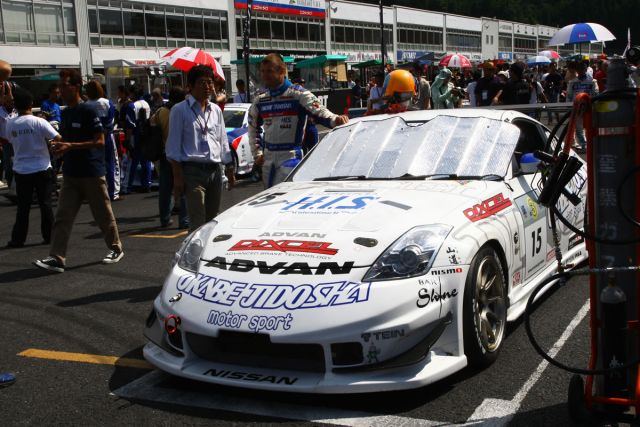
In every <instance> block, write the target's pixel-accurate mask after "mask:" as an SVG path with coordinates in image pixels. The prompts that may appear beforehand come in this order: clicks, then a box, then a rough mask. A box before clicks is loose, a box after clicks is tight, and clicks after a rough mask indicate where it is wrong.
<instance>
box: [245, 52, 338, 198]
mask: <svg viewBox="0 0 640 427" xmlns="http://www.w3.org/2000/svg"><path fill="white" fill-rule="evenodd" d="M286 70H287V69H286V66H285V64H284V62H283V61H282V58H281V57H280V55H278V54H275V53H271V54H269V55H267V56H266V57H265V58H264V59H263V60H262V62H261V63H260V76H261V79H262V82H263V84H264V85H265V87H266V88H267V89H266V90H265V91H264V92H262V93H260V94H258V95H257V96H256V98H255V99H254V100H253V104H252V105H251V108H250V109H249V141H251V144H250V145H251V150H252V154H253V158H254V159H255V163H256V166H258V167H260V166H262V182H263V184H264V187H265V188H269V187H272V186H274V185H276V184H279V183H280V182H282V181H284V179H285V178H286V177H287V175H288V174H289V172H291V170H292V169H293V168H294V167H295V166H296V165H297V164H298V163H299V162H300V159H301V158H302V141H303V139H304V133H305V127H306V124H307V118H308V117H309V116H311V117H313V118H314V120H315V122H316V123H319V124H321V125H323V126H326V127H329V128H332V127H334V126H338V125H342V124H345V123H347V122H348V121H349V118H348V117H347V116H339V115H336V114H333V113H332V112H331V111H329V110H327V109H326V108H325V107H324V106H322V104H320V101H319V100H318V98H317V97H316V96H315V95H314V94H312V93H311V92H309V91H308V90H307V89H305V88H303V87H302V86H299V85H294V84H293V83H291V82H290V81H289V80H288V79H287V78H286ZM259 129H262V131H263V134H262V138H261V144H260V145H261V150H260V149H257V148H256V146H255V143H254V142H256V141H258V135H259Z"/></svg>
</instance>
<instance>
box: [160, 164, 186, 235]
mask: <svg viewBox="0 0 640 427" xmlns="http://www.w3.org/2000/svg"><path fill="white" fill-rule="evenodd" d="M158 166H159V168H158V169H159V170H158V184H159V187H158V210H159V213H160V224H162V225H166V224H169V221H171V210H172V209H173V169H172V168H171V163H169V161H168V160H167V159H166V158H165V157H164V156H163V157H162V158H161V159H160V160H159V161H158ZM178 223H179V225H180V227H184V226H188V225H189V216H188V215H187V201H186V198H185V196H184V194H183V195H182V196H181V197H180V213H179V214H178Z"/></svg>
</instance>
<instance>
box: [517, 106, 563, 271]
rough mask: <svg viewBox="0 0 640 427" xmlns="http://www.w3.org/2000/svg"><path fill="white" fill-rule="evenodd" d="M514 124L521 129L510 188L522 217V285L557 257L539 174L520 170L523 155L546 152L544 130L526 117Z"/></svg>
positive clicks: (520, 233)
mask: <svg viewBox="0 0 640 427" xmlns="http://www.w3.org/2000/svg"><path fill="white" fill-rule="evenodd" d="M513 124H515V125H516V126H518V128H519V129H520V132H521V134H520V139H519V141H518V145H517V146H516V155H515V156H514V162H515V164H514V171H513V172H514V176H513V178H512V180H511V186H512V188H513V190H514V205H515V206H516V208H517V210H518V215H519V230H518V241H519V244H520V250H519V253H520V260H521V263H522V269H521V271H520V276H519V277H518V279H519V281H520V283H524V282H526V281H528V280H530V279H531V278H532V277H534V276H536V275H537V274H538V273H540V272H541V271H542V270H543V269H544V267H545V266H546V265H547V264H548V262H550V261H552V260H553V259H554V258H555V252H554V250H553V236H552V234H551V232H550V231H549V222H548V221H549V215H548V211H547V209H546V208H545V207H544V206H542V205H540V204H539V203H538V202H537V200H538V195H539V192H540V190H539V185H540V174H539V173H535V169H534V171H527V170H526V169H523V168H521V167H520V160H521V158H522V156H523V155H525V154H527V153H533V152H535V151H536V150H540V149H544V146H545V142H546V140H545V137H544V133H543V129H542V128H540V127H539V126H538V124H537V123H535V122H533V121H530V120H526V119H524V118H518V119H516V120H514V121H513ZM514 274H515V273H514ZM513 282H514V283H515V282H516V280H515V279H514V280H513Z"/></svg>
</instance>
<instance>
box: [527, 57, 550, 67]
mask: <svg viewBox="0 0 640 427" xmlns="http://www.w3.org/2000/svg"><path fill="white" fill-rule="evenodd" d="M545 64H551V60H550V59H549V58H547V57H546V56H542V55H538V56H532V57H531V58H529V59H527V65H545Z"/></svg>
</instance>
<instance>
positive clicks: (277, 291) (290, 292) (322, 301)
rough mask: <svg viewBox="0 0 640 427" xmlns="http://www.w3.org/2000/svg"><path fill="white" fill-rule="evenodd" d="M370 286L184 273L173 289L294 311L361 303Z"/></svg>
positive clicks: (199, 296) (229, 302)
mask: <svg viewBox="0 0 640 427" xmlns="http://www.w3.org/2000/svg"><path fill="white" fill-rule="evenodd" d="M370 285H371V284H370V283H356V282H346V281H342V282H331V283H318V284H316V285H310V284H301V285H296V286H293V285H269V284H257V283H255V284H249V283H241V282H232V281H229V280H224V279H218V278H215V277H211V276H206V275H204V274H198V275H197V276H194V275H192V274H187V275H184V276H181V277H180V278H179V279H178V281H177V283H176V288H177V289H178V291H180V292H183V293H184V294H188V295H190V296H192V297H194V298H197V299H201V300H203V301H207V302H210V303H212V304H218V305H224V306H228V307H233V306H236V307H241V308H256V309H265V310H274V309H278V308H285V309H287V310H298V309H305V308H321V307H332V306H339V305H349V304H356V303H361V302H365V301H367V300H368V299H369V289H370Z"/></svg>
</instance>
